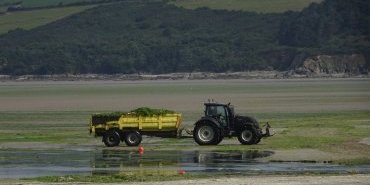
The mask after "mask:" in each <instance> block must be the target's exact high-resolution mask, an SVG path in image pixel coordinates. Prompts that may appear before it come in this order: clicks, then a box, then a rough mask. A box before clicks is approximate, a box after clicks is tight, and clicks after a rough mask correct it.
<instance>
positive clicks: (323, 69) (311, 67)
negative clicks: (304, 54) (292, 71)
mask: <svg viewBox="0 0 370 185" xmlns="http://www.w3.org/2000/svg"><path fill="white" fill-rule="evenodd" d="M365 65H366V59H365V57H364V56H363V55H359V54H353V55H332V56H330V55H318V56H314V57H310V58H307V59H306V60H304V62H303V64H302V66H301V67H300V68H297V70H296V71H297V72H299V73H303V72H305V71H306V72H308V73H313V74H342V73H345V74H353V75H357V74H361V73H364V72H366V71H367V70H366V69H365Z"/></svg>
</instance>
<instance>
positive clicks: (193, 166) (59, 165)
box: [0, 148, 370, 179]
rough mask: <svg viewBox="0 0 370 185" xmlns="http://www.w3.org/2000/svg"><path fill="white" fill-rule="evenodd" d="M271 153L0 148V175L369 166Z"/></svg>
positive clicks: (363, 168)
mask: <svg viewBox="0 0 370 185" xmlns="http://www.w3.org/2000/svg"><path fill="white" fill-rule="evenodd" d="M270 155H273V152H270V151H254V150H252V151H228V152H222V151H157V150H153V151H150V150H149V151H145V153H144V154H143V155H140V154H139V153H138V152H137V151H125V150H117V149H95V148H88V149H69V150H65V149H64V150H62V149H53V150H50V149H49V150H30V149H24V150H15V149H14V150H0V179H5V178H23V177H37V176H51V175H71V174H78V175H93V174H125V173H135V172H139V173H142V174H145V173H146V172H148V171H149V172H150V173H151V174H152V175H155V174H156V173H158V174H160V173H174V174H176V173H177V172H178V171H179V170H185V171H186V172H187V173H197V174H198V173H213V172H218V173H222V174H228V173H229V174H235V173H243V174H274V173H290V174H297V173H306V172H315V173H352V172H357V173H368V174H369V173H370V166H369V165H357V166H344V165H334V164H327V163H326V164H324V163H299V162H293V163H292V162H279V163H278V162H275V163H268V162H262V160H261V159H263V158H264V157H267V156H270Z"/></svg>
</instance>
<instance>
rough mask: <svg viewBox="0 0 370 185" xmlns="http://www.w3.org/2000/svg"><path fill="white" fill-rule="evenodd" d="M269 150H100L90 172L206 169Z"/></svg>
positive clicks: (245, 160)
mask: <svg viewBox="0 0 370 185" xmlns="http://www.w3.org/2000/svg"><path fill="white" fill-rule="evenodd" d="M272 154H273V153H272V152H269V151H255V150H253V151H242V152H241V151H235V152H217V151H147V152H145V153H144V154H143V155H140V154H139V153H137V152H129V151H120V150H109V149H105V150H102V152H101V153H95V157H94V160H93V161H92V169H93V174H107V173H122V172H127V171H132V170H133V169H134V168H136V169H140V170H142V169H148V170H149V169H166V170H168V169H173V170H176V169H186V170H188V171H199V170H202V169H204V170H206V169H209V168H213V167H215V166H216V167H217V166H220V165H225V164H228V166H229V167H230V168H232V166H233V165H236V164H240V163H257V161H256V160H255V159H257V158H261V157H266V156H269V155H272Z"/></svg>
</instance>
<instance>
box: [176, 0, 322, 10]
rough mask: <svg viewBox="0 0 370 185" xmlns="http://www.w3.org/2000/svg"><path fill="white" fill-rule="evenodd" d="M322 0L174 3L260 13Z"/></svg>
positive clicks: (229, 0) (236, 0)
mask: <svg viewBox="0 0 370 185" xmlns="http://www.w3.org/2000/svg"><path fill="white" fill-rule="evenodd" d="M321 1H322V0H186V1H184V0H176V1H175V2H174V4H175V5H177V6H180V7H184V8H190V9H195V8H200V7H208V8H212V9H227V10H243V11H252V12H260V13H279V12H285V11H288V10H292V11H300V10H302V9H303V8H305V7H307V6H308V5H309V4H310V3H313V2H316V3H319V2H321Z"/></svg>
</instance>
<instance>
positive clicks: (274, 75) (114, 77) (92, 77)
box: [0, 71, 370, 82]
mask: <svg viewBox="0 0 370 185" xmlns="http://www.w3.org/2000/svg"><path fill="white" fill-rule="evenodd" d="M342 78H346V79H347V78H356V79H358V78H364V79H368V78H370V74H347V73H336V74H326V73H321V74H296V73H294V72H292V71H250V72H226V73H211V72H194V73H169V74H156V75H152V74H111V75H108V74H58V75H20V76H12V75H0V81H2V82H6V81H97V80H98V81H100V80H101V81H156V80H237V79H240V80H253V79H342Z"/></svg>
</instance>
